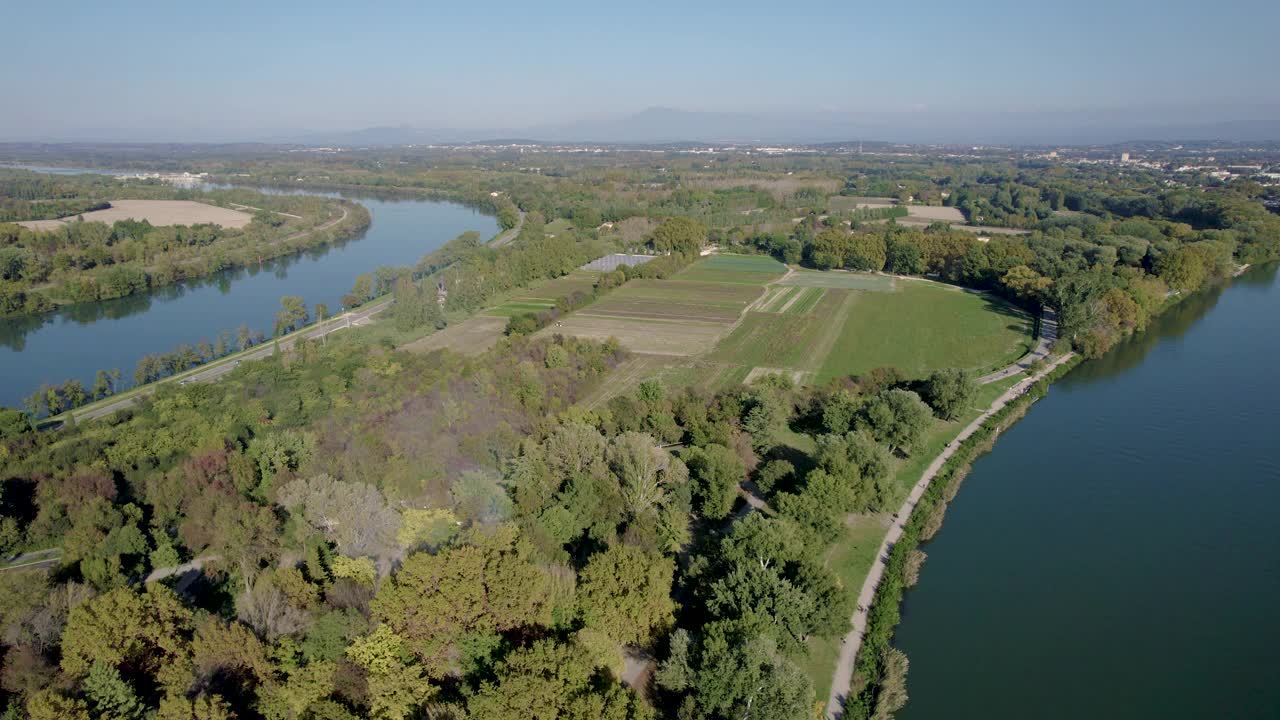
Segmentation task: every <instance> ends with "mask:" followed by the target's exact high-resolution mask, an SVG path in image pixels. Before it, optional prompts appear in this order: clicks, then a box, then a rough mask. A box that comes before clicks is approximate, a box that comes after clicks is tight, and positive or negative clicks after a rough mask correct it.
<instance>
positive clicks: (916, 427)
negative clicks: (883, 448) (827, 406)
mask: <svg viewBox="0 0 1280 720" xmlns="http://www.w3.org/2000/svg"><path fill="white" fill-rule="evenodd" d="M932 415H933V413H931V412H930V411H929V407H928V406H927V405H925V404H924V403H923V402H922V401H921V400H920V396H919V395H916V394H915V393H913V392H911V391H910V390H901V389H894V390H888V391H886V392H883V393H880V394H879V395H877V396H876V397H875V398H874V399H872V400H871V402H869V403H867V407H866V410H865V417H866V424H867V427H868V428H869V429H870V430H871V433H872V435H874V436H875V438H876V440H878V441H880V442H882V443H884V444H886V445H888V446H889V449H891V450H897V451H899V452H902V453H903V454H910V452H911V448H912V446H914V445H915V444H916V442H918V441H919V440H920V437H921V436H922V435H924V431H925V430H926V429H927V428H928V427H929V419H930V418H931V417H932Z"/></svg>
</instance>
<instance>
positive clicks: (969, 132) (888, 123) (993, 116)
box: [0, 106, 1280, 147]
mask: <svg viewBox="0 0 1280 720" xmlns="http://www.w3.org/2000/svg"><path fill="white" fill-rule="evenodd" d="M1249 115H1250V117H1247V118H1239V117H1236V118H1224V117H1222V116H1221V115H1220V113H1219V112H1218V111H1217V109H1216V108H1214V107H1205V108H1200V109H1198V110H1181V111H1180V110H1178V109H1176V108H1174V109H1171V108H1153V109H1149V110H1142V111H1134V110H1128V111H1111V112H1092V111H1089V112H1086V111H1074V112H1063V111H1050V110H1037V111H1027V112H994V111H992V112H969V113H960V112H942V111H931V110H928V109H927V108H926V109H920V110H917V111H910V112H907V111H904V112H896V113H887V112H880V113H834V112H819V111H812V112H805V111H796V112H789V113H759V114H748V113H727V112H699V111H691V110H680V109H677V108H669V107H652V108H648V109H646V110H642V111H640V112H638V113H633V114H625V115H617V116H614V117H607V118H602V119H596V120H582V121H576V122H566V123H559V124H545V125H539V126H527V127H500V126H492V127H474V128H423V127H414V126H410V125H397V126H380V127H371V128H363V129H356V130H349V131H327V132H308V131H297V130H275V131H264V132H258V133H235V134H228V133H219V132H217V131H197V130H189V131H185V132H184V131H181V130H176V129H172V128H170V129H163V130H154V131H147V130H142V129H136V128H129V129H95V130H82V131H77V132H74V133H64V134H63V135H64V137H50V138H21V139H22V140H25V141H44V142H66V141H71V142H85V141H102V142H157V141H160V142H263V143H278V144H300V145H310V146H337V147H366V146H389V145H430V144H451V145H452V144H464V143H475V142H481V141H485V142H494V140H493V139H495V138H511V139H512V140H509V141H508V142H516V140H514V139H516V138H528V139H527V140H523V141H522V142H529V143H532V142H553V143H555V142H558V143H591V142H596V143H613V144H671V143H680V142H691V143H725V144H729V143H756V144H760V143H767V144H778V145H785V144H816V143H827V142H856V141H858V140H867V141H871V140H878V141H887V142H899V143H920V144H946V145H966V144H974V145H1081V144H1109V143H1119V142H1129V141H1135V140H1152V141H1190V140H1222V141H1236V142H1238V141H1250V140H1280V106H1277V107H1273V108H1251V109H1250V110H1249ZM0 139H2V138H0ZM13 139H15V140H16V139H18V138H13Z"/></svg>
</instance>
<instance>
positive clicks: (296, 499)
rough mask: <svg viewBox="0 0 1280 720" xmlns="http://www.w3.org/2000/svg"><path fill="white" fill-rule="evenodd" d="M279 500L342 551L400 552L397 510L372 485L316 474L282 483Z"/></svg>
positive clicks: (384, 555)
mask: <svg viewBox="0 0 1280 720" xmlns="http://www.w3.org/2000/svg"><path fill="white" fill-rule="evenodd" d="M279 502H280V505H281V506H282V507H284V508H286V509H288V510H289V511H290V512H294V513H297V514H298V515H299V516H300V517H302V519H303V520H305V521H306V522H307V524H308V525H310V526H311V527H313V528H315V529H316V530H319V531H320V532H322V533H324V535H325V537H326V538H328V539H330V540H332V541H333V542H334V544H335V545H337V548H338V551H339V552H341V553H342V554H343V555H347V556H349V557H360V556H364V555H372V556H374V557H378V558H388V559H389V558H390V557H392V556H394V555H397V554H398V553H399V545H398V543H397V542H396V531H398V530H399V529H400V514H399V513H397V512H396V511H395V510H392V509H391V508H390V507H388V505H387V501H386V498H384V497H383V496H382V492H381V491H380V490H378V488H376V487H374V486H372V485H367V484H365V483H360V482H344V481H341V480H337V479H334V478H333V477H332V476H330V475H317V476H315V477H312V478H307V479H305V480H303V479H298V480H293V481H290V482H289V483H287V484H286V485H284V486H283V487H281V488H280V495H279Z"/></svg>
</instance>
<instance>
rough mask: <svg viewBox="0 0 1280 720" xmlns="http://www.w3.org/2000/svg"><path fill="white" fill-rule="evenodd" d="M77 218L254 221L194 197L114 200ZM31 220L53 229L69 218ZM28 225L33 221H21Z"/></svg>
mask: <svg viewBox="0 0 1280 720" xmlns="http://www.w3.org/2000/svg"><path fill="white" fill-rule="evenodd" d="M76 217H82V218H84V220H85V222H101V223H106V224H108V225H110V224H112V223H114V222H115V221H117V220H146V221H147V222H149V223H151V224H152V225H155V226H157V227H162V226H168V225H199V224H203V223H213V224H214V225H221V226H222V227H228V228H236V229H239V228H242V227H244V226H245V225H248V224H249V223H250V222H252V221H253V216H252V215H250V214H249V213H244V212H240V211H239V210H232V209H230V208H223V207H218V206H216V205H206V204H205V203H201V202H195V201H192V200H112V201H111V207H109V208H107V209H106V210H94V211H93V212H87V213H83V214H81V215H78V216H76ZM30 222H31V223H53V224H52V225H46V226H43V227H40V228H39V229H44V230H47V229H50V228H52V227H56V226H57V225H58V224H61V223H63V222H66V220H65V219H64V220H33V221H30ZM22 224H23V225H25V226H26V227H32V225H31V224H28V223H22Z"/></svg>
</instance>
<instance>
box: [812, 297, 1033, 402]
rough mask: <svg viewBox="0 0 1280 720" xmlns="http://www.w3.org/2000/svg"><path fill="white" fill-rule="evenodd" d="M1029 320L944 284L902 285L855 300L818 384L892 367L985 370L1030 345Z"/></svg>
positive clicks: (913, 371) (920, 372) (913, 372)
mask: <svg viewBox="0 0 1280 720" xmlns="http://www.w3.org/2000/svg"><path fill="white" fill-rule="evenodd" d="M1031 324H1032V322H1031V317H1030V316H1029V315H1028V314H1027V313H1026V312H1024V311H1022V310H1020V309H1018V308H1015V307H1013V306H1012V305H1009V304H1007V303H1005V302H1003V301H1000V300H998V299H995V298H992V297H989V296H986V295H978V294H975V293H970V292H965V291H963V290H959V289H956V288H953V287H949V286H945V285H937V284H934V283H925V282H904V283H902V285H901V287H900V290H899V292H895V293H879V292H860V293H857V301H856V302H855V303H854V304H853V307H852V309H851V311H850V312H849V313H848V315H847V317H846V318H845V319H844V321H843V326H842V327H841V329H840V334H839V336H838V337H837V338H836V341H835V344H834V346H833V347H832V349H831V352H830V354H828V355H827V357H826V359H825V361H824V362H823V364H822V367H821V369H820V370H819V373H818V380H819V381H824V380H827V379H829V378H833V377H839V376H843V375H857V374H859V373H864V372H866V371H868V370H872V369H874V368H877V367H896V368H898V369H900V370H902V371H903V372H905V373H907V375H908V376H911V377H923V376H925V375H927V374H928V373H930V372H932V371H933V370H937V369H940V368H948V367H955V368H963V369H968V370H974V371H984V370H988V369H991V368H993V367H996V366H1002V365H1005V364H1008V363H1009V362H1012V361H1013V360H1015V359H1017V358H1018V357H1020V356H1022V355H1023V354H1024V353H1025V352H1026V351H1027V350H1028V349H1029V348H1030V346H1031Z"/></svg>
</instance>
